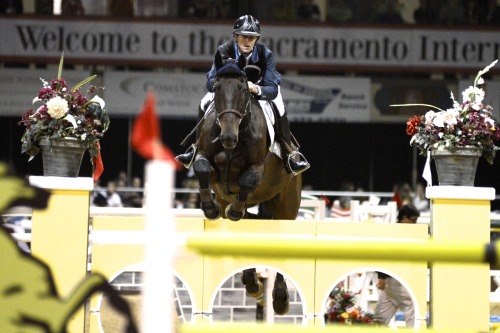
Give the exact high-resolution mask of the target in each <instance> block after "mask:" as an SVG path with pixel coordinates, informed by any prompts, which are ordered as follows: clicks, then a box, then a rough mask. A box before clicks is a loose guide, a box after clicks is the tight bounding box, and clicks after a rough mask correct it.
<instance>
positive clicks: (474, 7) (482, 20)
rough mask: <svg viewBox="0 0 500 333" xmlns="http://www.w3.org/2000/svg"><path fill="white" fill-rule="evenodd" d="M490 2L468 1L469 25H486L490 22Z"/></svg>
mask: <svg viewBox="0 0 500 333" xmlns="http://www.w3.org/2000/svg"><path fill="white" fill-rule="evenodd" d="M490 3H491V1H490V0H467V3H466V17H467V23H468V24H469V25H473V26H475V25H485V24H487V23H488V20H489V16H490V15H489V13H490V8H491V7H490Z"/></svg>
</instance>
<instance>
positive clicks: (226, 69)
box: [217, 59, 246, 76]
mask: <svg viewBox="0 0 500 333" xmlns="http://www.w3.org/2000/svg"><path fill="white" fill-rule="evenodd" d="M231 60H232V61H231ZM217 76H246V74H245V72H243V71H242V70H241V69H240V67H239V66H238V64H237V63H236V61H235V60H233V59H230V60H226V61H225V62H224V65H222V66H221V67H220V68H218V69H217Z"/></svg>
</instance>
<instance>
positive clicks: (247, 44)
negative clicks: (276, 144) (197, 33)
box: [175, 15, 310, 174]
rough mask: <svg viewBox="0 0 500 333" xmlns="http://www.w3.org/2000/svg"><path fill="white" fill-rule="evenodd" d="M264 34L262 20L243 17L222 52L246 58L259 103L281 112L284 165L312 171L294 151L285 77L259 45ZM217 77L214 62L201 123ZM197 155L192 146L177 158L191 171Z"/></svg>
mask: <svg viewBox="0 0 500 333" xmlns="http://www.w3.org/2000/svg"><path fill="white" fill-rule="evenodd" d="M260 35H261V33H260V23H259V21H258V20H257V19H255V18H254V17H253V16H251V15H243V16H241V17H240V18H238V19H237V20H236V22H235V23H234V28H233V38H234V40H232V41H229V42H226V43H224V44H222V45H220V46H219V48H218V52H219V53H220V54H221V56H222V59H224V60H226V59H229V58H231V59H235V60H238V59H239V57H241V56H243V57H245V58H246V64H247V66H249V65H250V66H249V67H248V68H253V69H254V72H253V74H254V75H248V72H247V77H248V88H249V90H250V92H251V93H252V94H254V96H255V98H256V99H257V100H263V101H269V102H273V104H274V105H275V107H276V108H277V110H278V112H275V114H279V117H278V119H277V121H278V129H279V130H278V132H279V135H280V137H281V141H282V142H284V143H285V145H284V146H285V147H284V148H285V150H286V151H287V152H288V154H287V156H286V159H285V163H284V164H285V168H286V169H287V171H288V172H291V173H293V174H299V173H301V172H304V171H305V170H307V169H309V167H310V165H309V163H308V162H307V160H305V159H304V158H303V156H302V154H301V153H299V152H298V151H296V150H292V149H293V148H292V147H293V146H292V142H291V141H292V140H291V133H290V125H289V123H288V118H287V115H286V111H285V106H284V103H283V98H282V97H281V92H280V88H279V85H280V84H281V74H279V73H278V72H277V71H276V62H275V60H274V55H273V53H272V51H271V50H270V49H269V48H267V47H266V46H264V45H262V44H258V43H257V41H258V40H259V38H260ZM255 69H257V75H255ZM216 74H217V69H216V68H215V63H214V64H213V65H212V68H211V69H210V71H209V72H208V74H207V78H208V79H207V84H206V87H207V89H208V91H209V93H208V94H207V96H205V97H204V98H203V99H202V101H201V108H200V110H201V111H202V112H201V113H199V115H198V120H199V121H200V120H201V119H202V118H203V115H204V112H205V111H204V108H205V106H207V105H208V104H209V102H211V100H212V99H213V94H212V93H213V86H214V82H215V77H216ZM251 76H253V78H251ZM197 134H198V133H197ZM282 147H283V145H282ZM195 155H196V145H192V146H191V147H190V148H189V149H188V150H187V151H186V152H185V153H184V154H181V155H178V156H176V158H175V159H176V160H177V161H178V162H179V163H181V164H183V165H184V166H185V167H187V168H189V166H190V165H191V163H192V161H193V159H194V157H195ZM295 156H299V157H302V159H299V160H296V159H295V158H294V157H295Z"/></svg>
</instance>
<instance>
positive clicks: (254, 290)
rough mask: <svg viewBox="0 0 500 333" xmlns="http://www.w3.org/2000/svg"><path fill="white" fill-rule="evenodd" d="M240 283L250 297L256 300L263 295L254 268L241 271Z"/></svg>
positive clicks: (262, 287) (261, 285) (261, 286)
mask: <svg viewBox="0 0 500 333" xmlns="http://www.w3.org/2000/svg"><path fill="white" fill-rule="evenodd" d="M241 282H242V283H243V284H244V285H245V289H246V291H247V293H248V294H249V295H250V296H251V297H254V298H257V297H259V296H261V295H262V294H263V293H264V285H263V284H262V282H261V281H260V280H259V277H258V276H257V270H256V269H255V268H250V269H245V270H243V275H242V276H241Z"/></svg>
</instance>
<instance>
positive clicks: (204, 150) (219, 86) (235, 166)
mask: <svg viewBox="0 0 500 333" xmlns="http://www.w3.org/2000/svg"><path fill="white" fill-rule="evenodd" d="M240 59H243V60H244V58H243V57H240ZM215 65H216V67H217V68H218V72H217V77H216V79H215V80H216V81H215V85H214V107H213V110H212V111H211V112H210V113H208V114H207V115H206V117H205V119H204V121H203V123H202V124H201V128H200V132H199V135H198V142H197V147H198V152H197V155H196V158H195V161H194V162H193V170H194V172H195V174H196V176H197V177H198V180H199V183H200V199H201V209H202V210H203V212H204V214H205V216H206V217H207V218H208V219H218V218H219V217H221V216H222V217H223V218H228V219H230V220H232V221H238V220H240V219H242V218H253V217H256V218H261V219H286V220H294V219H295V218H296V217H297V213H298V210H299V206H300V196H301V190H302V178H301V175H300V174H299V175H297V176H294V175H292V174H289V173H287V172H286V170H285V168H284V167H283V161H282V160H281V159H280V158H279V157H278V156H276V155H275V154H274V153H272V152H270V150H269V146H270V139H269V136H268V134H267V125H266V119H265V115H264V113H263V111H262V108H261V106H260V104H259V102H258V101H257V100H256V99H255V98H254V97H253V96H252V94H251V93H250V91H249V89H248V83H247V77H246V75H245V73H244V72H243V71H241V70H240V68H241V64H239V65H238V64H236V63H234V62H226V63H223V61H222V59H221V58H220V57H218V56H216V60H215ZM212 191H213V192H214V193H215V197H214V196H213V194H212ZM256 205H258V207H259V208H258V214H257V215H256V216H254V215H253V214H250V213H248V212H247V208H249V207H253V206H256ZM242 280H243V283H244V284H245V287H246V289H247V292H248V293H249V294H250V295H251V296H254V297H256V296H259V295H260V294H261V293H262V291H263V290H262V289H263V288H262V284H261V282H260V281H259V280H258V278H257V274H256V272H255V269H250V270H245V271H244V272H243V277H242ZM273 307H274V310H275V312H276V313H278V314H284V313H286V312H287V311H288V292H287V287H286V283H285V281H284V279H283V276H282V275H281V274H279V273H278V274H277V277H276V280H275V285H274V290H273Z"/></svg>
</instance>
